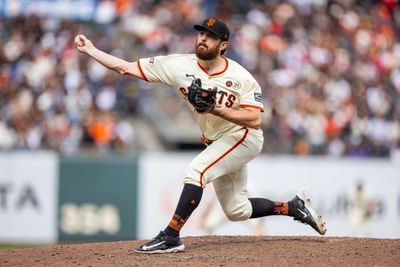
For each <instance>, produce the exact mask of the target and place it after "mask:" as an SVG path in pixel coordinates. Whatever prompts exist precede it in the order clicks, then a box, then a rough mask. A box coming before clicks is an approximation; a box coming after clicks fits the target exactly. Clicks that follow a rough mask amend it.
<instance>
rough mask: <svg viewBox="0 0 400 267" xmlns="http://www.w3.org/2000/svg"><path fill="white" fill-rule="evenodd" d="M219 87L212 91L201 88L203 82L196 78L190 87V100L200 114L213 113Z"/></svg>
mask: <svg viewBox="0 0 400 267" xmlns="http://www.w3.org/2000/svg"><path fill="white" fill-rule="evenodd" d="M216 94H217V87H214V88H213V89H212V90H207V89H203V88H201V80H200V79H199V78H194V77H193V81H192V84H191V85H190V86H189V92H188V100H189V102H190V103H191V104H192V105H193V107H194V109H195V110H196V111H197V112H198V113H203V114H204V113H209V112H211V111H213V109H214V108H215V103H216Z"/></svg>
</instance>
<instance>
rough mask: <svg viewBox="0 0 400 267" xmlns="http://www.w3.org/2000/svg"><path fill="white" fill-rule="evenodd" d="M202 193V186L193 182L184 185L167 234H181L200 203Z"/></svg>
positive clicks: (166, 230) (166, 229)
mask: <svg viewBox="0 0 400 267" xmlns="http://www.w3.org/2000/svg"><path fill="white" fill-rule="evenodd" d="M202 195H203V188H202V187H200V186H197V185H193V184H185V185H184V187H183V190H182V193H181V197H180V198H179V202H178V205H177V207H176V210H175V214H174V216H173V217H172V219H171V222H170V223H169V224H168V226H167V228H165V230H164V231H165V233H166V234H167V235H169V236H179V231H180V230H181V229H182V227H183V225H184V224H185V222H186V221H187V220H188V219H189V216H190V215H191V214H192V212H193V211H194V210H195V209H196V208H197V206H198V205H199V203H200V200H201V197H202Z"/></svg>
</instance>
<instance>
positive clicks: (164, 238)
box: [135, 231, 185, 253]
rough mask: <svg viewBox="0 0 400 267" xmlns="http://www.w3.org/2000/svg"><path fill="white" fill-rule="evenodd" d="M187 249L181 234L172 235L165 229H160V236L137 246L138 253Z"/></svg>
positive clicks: (171, 251) (173, 251)
mask: <svg viewBox="0 0 400 267" xmlns="http://www.w3.org/2000/svg"><path fill="white" fill-rule="evenodd" d="M184 250H185V245H184V244H183V243H182V241H181V239H180V238H179V236H177V237H172V236H169V235H167V234H166V233H165V232H164V231H160V233H159V234H158V236H156V237H154V238H153V240H151V241H149V242H148V243H146V244H144V245H141V246H138V247H137V248H135V252H138V253H175V252H181V251H184Z"/></svg>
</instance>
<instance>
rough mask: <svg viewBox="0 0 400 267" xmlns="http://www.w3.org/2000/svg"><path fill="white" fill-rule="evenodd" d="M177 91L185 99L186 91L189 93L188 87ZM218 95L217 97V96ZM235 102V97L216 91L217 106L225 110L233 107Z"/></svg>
mask: <svg viewBox="0 0 400 267" xmlns="http://www.w3.org/2000/svg"><path fill="white" fill-rule="evenodd" d="M208 90H212V89H211V88H208ZM179 91H181V92H182V94H183V95H184V96H185V97H187V96H188V91H189V87H187V89H186V88H184V87H180V88H179ZM218 95H219V96H218ZM235 101H236V96H235V95H232V94H229V93H227V92H225V91H221V90H220V91H218V92H217V104H218V105H219V106H222V105H225V107H227V108H231V107H232V106H233V104H235Z"/></svg>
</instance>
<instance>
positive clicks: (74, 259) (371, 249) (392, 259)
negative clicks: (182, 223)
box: [0, 236, 400, 266]
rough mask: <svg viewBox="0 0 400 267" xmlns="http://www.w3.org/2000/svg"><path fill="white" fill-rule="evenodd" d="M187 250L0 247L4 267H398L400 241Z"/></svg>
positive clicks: (223, 240)
mask: <svg viewBox="0 0 400 267" xmlns="http://www.w3.org/2000/svg"><path fill="white" fill-rule="evenodd" d="M182 240H183V242H184V243H185V245H186V251H185V252H182V253H175V254H137V253H135V252H133V248H135V247H136V246H138V245H140V244H142V243H143V241H120V242H105V243H88V244H74V245H56V246H46V247H36V248H23V249H15V250H4V251H0V266H399V265H400V239H368V238H334V237H304V236H296V237H271V236H264V237H253V236H251V237H250V236H207V237H204V236H203V237H185V238H183V239H182Z"/></svg>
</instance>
